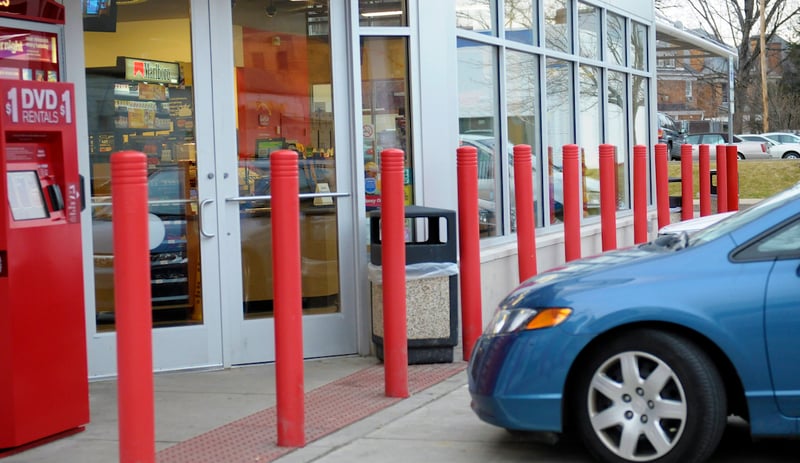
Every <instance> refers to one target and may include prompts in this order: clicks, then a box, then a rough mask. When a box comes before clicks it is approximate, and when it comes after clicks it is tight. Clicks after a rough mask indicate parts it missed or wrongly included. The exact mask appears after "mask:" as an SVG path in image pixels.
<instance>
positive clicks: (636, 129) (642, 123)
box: [631, 76, 650, 146]
mask: <svg viewBox="0 0 800 463" xmlns="http://www.w3.org/2000/svg"><path fill="white" fill-rule="evenodd" d="M631 79H632V80H633V92H632V95H633V104H632V109H633V144H634V145H644V146H650V142H649V139H650V137H649V134H650V130H649V126H648V123H647V120H648V114H650V110H649V108H650V106H649V103H650V101H649V99H648V95H649V90H648V87H649V83H650V81H649V79H648V78H647V77H642V76H632V77H631Z"/></svg>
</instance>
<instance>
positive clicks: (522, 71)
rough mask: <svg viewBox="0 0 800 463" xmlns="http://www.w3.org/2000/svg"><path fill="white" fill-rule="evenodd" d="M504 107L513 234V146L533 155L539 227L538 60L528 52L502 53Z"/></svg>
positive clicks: (514, 227) (540, 185) (514, 210)
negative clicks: (509, 158)
mask: <svg viewBox="0 0 800 463" xmlns="http://www.w3.org/2000/svg"><path fill="white" fill-rule="evenodd" d="M506 76H507V84H506V104H507V106H508V141H509V143H508V145H509V146H508V150H509V156H511V162H510V163H509V177H508V178H509V179H510V180H509V181H508V182H506V183H507V184H508V190H509V192H508V194H509V198H510V204H511V231H512V232H513V231H516V220H514V219H515V217H516V204H515V198H514V189H513V178H514V177H513V173H514V171H513V151H512V147H513V145H520V144H524V145H530V146H531V149H532V152H533V185H534V200H535V204H534V207H535V209H536V211H535V217H536V225H537V226H542V217H541V215H542V207H541V206H542V176H541V169H539V168H538V167H537V166H538V165H539V161H540V159H541V156H540V155H539V154H540V153H539V128H538V120H539V58H538V57H537V56H536V55H533V54H530V53H522V52H518V51H511V50H509V51H508V52H507V53H506Z"/></svg>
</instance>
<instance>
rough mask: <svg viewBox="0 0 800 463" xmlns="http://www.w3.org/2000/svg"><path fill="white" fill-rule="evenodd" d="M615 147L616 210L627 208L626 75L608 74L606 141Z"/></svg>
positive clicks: (610, 72)
mask: <svg viewBox="0 0 800 463" xmlns="http://www.w3.org/2000/svg"><path fill="white" fill-rule="evenodd" d="M607 143H609V144H611V145H614V146H615V147H616V161H617V208H618V209H623V208H628V207H629V204H630V203H629V201H628V187H627V185H628V168H627V166H628V159H630V156H629V155H628V153H629V148H628V98H627V74H625V73H622V72H616V71H609V72H608V141H607Z"/></svg>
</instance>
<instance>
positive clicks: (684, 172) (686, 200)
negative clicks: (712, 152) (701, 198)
mask: <svg viewBox="0 0 800 463" xmlns="http://www.w3.org/2000/svg"><path fill="white" fill-rule="evenodd" d="M693 182H694V174H693V172H692V145H681V220H689V219H691V218H693V217H694V184H693Z"/></svg>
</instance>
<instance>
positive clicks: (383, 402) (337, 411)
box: [156, 362, 466, 463]
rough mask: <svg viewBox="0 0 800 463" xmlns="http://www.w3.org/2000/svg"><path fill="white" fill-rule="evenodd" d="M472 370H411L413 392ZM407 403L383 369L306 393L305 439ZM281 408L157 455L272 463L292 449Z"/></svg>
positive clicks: (453, 366)
mask: <svg viewBox="0 0 800 463" xmlns="http://www.w3.org/2000/svg"><path fill="white" fill-rule="evenodd" d="M464 368H466V363H463V362H456V363H440V364H431V365H409V367H408V391H409V394H416V393H418V392H420V391H422V390H424V389H427V388H429V387H431V386H433V385H435V384H437V383H440V382H442V381H444V380H445V379H447V378H449V377H451V376H453V375H455V374H456V373H459V372H461V371H463V370H464ZM400 400H401V399H397V398H392V397H386V395H385V388H384V371H383V366H382V365H376V366H373V367H369V368H365V369H363V370H361V371H359V372H357V373H353V374H352V375H350V376H346V377H344V378H342V379H339V380H337V381H334V382H332V383H329V384H326V385H324V386H322V387H319V388H317V389H314V390H313V391H310V392H308V393H306V396H305V410H306V412H305V437H306V443H307V444H308V443H310V442H313V441H315V440H317V439H319V438H321V437H324V436H326V435H328V434H330V433H332V432H334V431H337V430H339V429H342V428H344V427H345V426H347V425H349V424H352V423H355V422H356V421H359V420H361V419H364V418H366V417H368V416H370V415H372V414H374V413H376V412H378V411H380V410H382V409H384V408H386V407H388V406H389V405H392V404H394V403H396V402H398V401H400ZM276 423H277V416H276V412H275V407H271V408H268V409H266V410H263V411H260V412H258V413H254V414H252V415H250V416H247V417H244V418H242V419H240V420H237V421H234V422H232V423H229V424H226V425H225V426H222V427H219V428H217V429H213V430H211V431H209V432H207V433H204V434H200V435H199V436H196V437H193V438H191V439H189V440H187V441H184V442H181V443H179V444H176V445H173V446H172V447H169V448H166V449H164V450H162V451H160V452H158V453H157V454H156V461H158V463H204V462H209V463H219V462H231V463H235V462H259V463H263V462H269V461H272V460H275V459H276V458H278V457H280V456H282V455H285V454H287V453H289V452H291V451H292V450H294V449H293V448H291V447H278V435H277V426H276Z"/></svg>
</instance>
